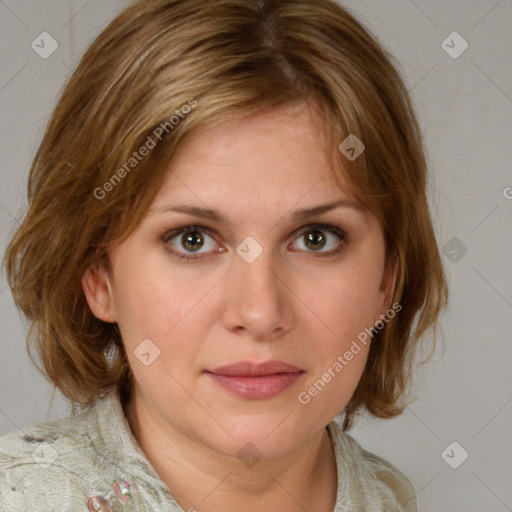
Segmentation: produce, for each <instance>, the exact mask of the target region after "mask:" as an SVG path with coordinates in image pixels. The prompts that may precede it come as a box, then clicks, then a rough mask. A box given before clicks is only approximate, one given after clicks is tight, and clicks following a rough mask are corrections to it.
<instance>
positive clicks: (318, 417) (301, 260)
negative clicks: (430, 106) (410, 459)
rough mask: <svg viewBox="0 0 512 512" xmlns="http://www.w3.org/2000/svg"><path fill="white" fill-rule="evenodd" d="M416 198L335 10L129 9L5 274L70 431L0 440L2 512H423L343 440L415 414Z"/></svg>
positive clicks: (392, 471) (403, 139)
mask: <svg viewBox="0 0 512 512" xmlns="http://www.w3.org/2000/svg"><path fill="white" fill-rule="evenodd" d="M426 180H427V171H426V164H425V158H424V154H423V148H422V140H421V135H420V132H419V129H418V124H417V121H416V119H415V116H414V112H413V109H412V106H411V104H410V100H409V97H408V94H407V90H406V88H405V86H404V84H403V82H402V79H401V78H400V76H399V74H398V73H397V71H396V69H395V67H394V66H393V64H392V61H391V58H390V57H389V56H388V55H387V54H386V52H385V51H384V50H383V49H382V48H381V47H380V46H379V44H378V43H377V42H376V41H375V39H374V38H373V37H372V36H371V35H370V34H369V33H368V32H367V31H366V30H365V29H364V28H363V27H362V26H361V25H360V24H359V23H358V22H357V21H356V20H355V19H354V18H353V17H352V16H351V15H350V14H349V13H348V12H346V11H345V10H344V9H343V8H341V7H340V6H339V5H338V4H336V3H334V2H333V1H331V0H302V1H301V2H296V1H293V0H279V1H271V0H260V1H256V0H219V1H216V2H211V3H210V2H205V1H204V0H179V1H178V0H149V1H148V0H145V1H139V2H136V3H134V4H132V5H131V6H130V7H128V8H127V9H126V10H125V11H123V12H122V13H121V14H120V15H119V16H118V17H117V18H116V19H115V20H114V21H113V22H112V23H111V24H110V25H109V26H108V27H107V28H106V29H105V30H104V32H103V33H102V34H101V35H100V36H99V37H98V38H97V39H96V41H95V42H94V43H93V44H92V46H91V47H90V49H89V50H88V51H87V52H86V54H85V55H84V57H83V59H82V61H81V63H80V64H79V66H78V68H77V70H76V71H75V73H74V74H73V76H72V77H71V79H70V81H69V83H68V84H67V86H66V88H65V90H64V92H63V94H62V97H61V98H60V101H59V103H58V105H57V107H56V109H55V112H54V114H53V116H52V119H51V121H50V123H49V125H48V128H47V131H46V133H45V136H44V139H43V141H42V144H41V147H40V149H39V151H38V153H37V155H36V158H35V160H34V163H33V166H32V169H31V174H30V178H29V211H28V213H27V215H26V217H25V219H24V222H23V223H22V225H21V226H20V228H19V229H18V231H17V232H16V233H15V235H14V237H13V239H12V241H11V243H10V245H9V247H8V250H7V253H6V257H5V262H6V267H7V274H8V279H9V283H10V286H11V290H12V293H13V296H14V299H15V301H16V304H17V306H18V307H19V308H20V309H21V310H22V311H23V312H24V314H25V315H26V316H27V318H28V320H29V321H30V323H31V330H30V333H29V337H30V341H31V343H32V346H33V347H35V348H36V350H37V354H38V358H40V362H41V364H40V369H41V371H42V372H43V373H44V374H45V375H46V376H47V378H48V379H49V380H50V381H51V382H53V384H54V385H55V388H56V389H58V390H60V391H61V392H62V393H63V394H64V396H66V397H67V398H68V399H69V400H70V403H71V404H72V406H73V415H72V416H71V417H69V418H64V419H59V420H53V421H51V422H48V423H45V424H39V425H35V426H33V427H31V428H29V429H27V431H26V432H25V433H12V434H10V435H8V436H6V437H4V438H3V439H2V440H1V441H0V493H1V494H0V496H2V497H3V498H2V502H0V506H1V507H4V508H5V509H6V510H12V511H17V510H20V511H21V510H24V511H25V510H54V509H59V510H107V511H109V510H112V511H117V510H173V511H185V510H187V511H194V510H197V511H199V512H202V511H205V512H209V511H218V510H223V511H228V512H229V511H231V510H241V509H243V510H250V511H252V510H254V511H256V510H258V511H259V510H286V511H295V510H311V511H313V510H314V511H315V512H316V511H318V512H327V511H329V512H330V511H335V512H340V511H359V510H364V511H381V510H385V511H394V510H396V511H398V510H406V511H414V510H416V498H415V494H414V489H413V488H412V485H411V483H410V482H409V480H408V479H407V477H405V475H403V474H402V473H401V472H400V471H399V470H398V469H397V468H396V467H394V466H393V465H392V464H390V463H389V462H387V461H385V460H383V459H382V458H380V457H378V456H376V455H374V454H371V453H369V452H367V451H365V450H364V449H363V448H361V447H360V446H359V445H358V443H357V442H356V441H355V440H354V439H353V438H352V437H351V436H350V435H349V434H347V433H346V432H345V431H346V430H348V429H349V428H350V427H351V425H352V424H353V421H354V418H355V417H356V416H357V415H358V414H360V413H362V412H364V411H368V412H369V413H370V414H372V415H374V416H377V417H380V418H391V417H394V416H397V415H399V414H400V413H401V412H402V411H403V409H404V407H405V403H406V402H405V393H406V389H407V384H408V382H409V380H410V377H411V362H412V360H413V355H414V352H415V348H416V347H417V345H418V342H419V340H420V338H421V337H422V335H423V334H425V333H426V332H427V331H429V330H430V329H432V328H434V327H435V326H436V323H437V319H438V315H439V312H440V311H441V309H442V307H443V306H444V304H445V301H446V284H445V279H444V274H443V270H442V267H441V263H440V258H439V253H438V249H437V246H436V242H435V237H434V234H433V230H432V225H431V218H430V214H429V209H428V204H427V199H426V195H425V188H426ZM75 413H79V414H75ZM340 413H341V414H342V415H343V424H342V428H340V427H339V426H338V425H337V423H336V422H335V421H334V418H335V417H336V416H337V415H338V414H340Z"/></svg>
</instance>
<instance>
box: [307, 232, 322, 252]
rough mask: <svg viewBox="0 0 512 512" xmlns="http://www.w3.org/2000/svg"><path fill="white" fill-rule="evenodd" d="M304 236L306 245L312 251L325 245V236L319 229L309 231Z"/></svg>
mask: <svg viewBox="0 0 512 512" xmlns="http://www.w3.org/2000/svg"><path fill="white" fill-rule="evenodd" d="M304 238H305V240H306V245H307V246H308V247H309V248H310V249H313V250H314V251H317V250H319V249H322V248H323V247H324V246H325V236H324V234H323V233H322V232H321V231H317V230H315V231H311V232H310V233H308V234H307V235H305V237H304Z"/></svg>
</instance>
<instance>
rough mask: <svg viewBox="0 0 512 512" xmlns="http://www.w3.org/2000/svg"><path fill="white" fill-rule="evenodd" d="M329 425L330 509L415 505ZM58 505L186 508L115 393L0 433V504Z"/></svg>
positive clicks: (20, 508) (409, 492) (407, 491)
mask: <svg viewBox="0 0 512 512" xmlns="http://www.w3.org/2000/svg"><path fill="white" fill-rule="evenodd" d="M327 429H328V432H329V435H330V439H331V442H332V445H333V448H334V453H335V457H336V465H337V470H338V490H337V496H336V506H335V508H334V511H333V512H356V511H357V512H383V511H385V512H395V511H396V512H416V496H415V493H414V489H413V487H412V485H411V483H410V482H409V480H408V479H407V478H406V477H405V476H404V475H403V474H402V473H401V472H400V471H399V470H398V469H397V468H396V467H394V466H393V465H391V464H390V463H389V462H387V461H385V460H384V459H382V458H381V457H378V456H377V455H374V454H372V453H369V452H367V451H366V450H363V449H362V448H361V447H360V446H359V444H358V443H357V442H356V441H355V440H354V439H353V438H352V437H351V436H350V435H348V434H346V433H344V432H342V431H341V429H340V428H339V426H338V425H337V423H336V422H334V421H333V422H331V423H329V425H328V426H327ZM57 510H58V511H73V512H86V511H90V510H93V511H94V510H97V511H107V512H110V511H112V512H121V511H123V512H132V511H133V512H135V511H137V512H139V511H148V512H149V511H169V512H188V511H183V509H182V508H181V507H180V506H179V505H178V503H177V502H176V500H175V499H174V497H173V496H172V494H171V492H170V491H169V488H168V487H167V486H166V484H165V483H164V482H163V481H162V480H161V479H160V477H159V476H158V474H157V473H156V471H155V469H154V468H153V466H152V465H151V463H150V462H149V460H148V459H147V457H146V456H145V454H144V452H143V451H142V450H141V448H140V446H139V444H138V442H137V440H136V439H135V437H134V436H133V433H132V431H131V428H130V425H129V423H128V421H127V419H126V416H125V414H124V411H123V408H122V405H121V402H120V399H119V395H118V394H117V393H114V394H112V395H110V396H109V397H107V398H104V399H102V400H97V401H96V403H95V404H94V405H93V406H92V407H91V408H90V409H89V410H88V411H87V412H85V413H82V414H80V415H77V416H70V417H67V418H62V419H57V420H51V421H48V422H45V423H39V424H37V425H34V426H32V427H29V428H27V429H25V432H13V433H11V434H8V435H7V436H5V437H3V438H1V439H0V511H1V512H50V511H57ZM193 510H194V509H192V511H193ZM252 510H253V509H251V508H250V505H248V506H247V509H246V511H247V512H249V511H250V512H252ZM198 512H200V511H198ZM219 512H221V511H219ZM283 512H286V511H283ZM310 512H317V511H313V510H312V511H310Z"/></svg>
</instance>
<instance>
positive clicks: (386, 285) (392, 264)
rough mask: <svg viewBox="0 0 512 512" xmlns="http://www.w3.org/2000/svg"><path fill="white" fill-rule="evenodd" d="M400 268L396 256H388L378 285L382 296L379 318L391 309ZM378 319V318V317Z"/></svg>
mask: <svg viewBox="0 0 512 512" xmlns="http://www.w3.org/2000/svg"><path fill="white" fill-rule="evenodd" d="M399 268H400V260H399V257H398V254H397V253H396V252H393V253H392V254H390V256H389V258H388V261H387V263H386V267H385V269H384V275H383V277H382V282H381V285H380V292H381V294H382V295H381V296H382V304H381V309H380V311H379V313H380V316H384V315H385V314H386V311H387V310H388V309H389V308H390V307H391V301H392V300H393V295H394V294H395V288H396V281H397V278H398V270H399ZM379 319H380V317H379Z"/></svg>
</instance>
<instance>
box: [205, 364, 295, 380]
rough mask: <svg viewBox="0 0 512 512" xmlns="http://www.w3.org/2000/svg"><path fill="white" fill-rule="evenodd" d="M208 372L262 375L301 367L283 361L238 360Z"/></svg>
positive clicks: (287, 371)
mask: <svg viewBox="0 0 512 512" xmlns="http://www.w3.org/2000/svg"><path fill="white" fill-rule="evenodd" d="M208 371H209V373H215V374H217V375H228V376H232V377H235V376H236V377H263V376H266V375H276V374H278V373H298V372H302V371H303V370H302V369H301V368H298V367H297V366H293V365H291V364H288V363H285V362H284V361H265V362H263V363H252V362H250V361H239V362H237V363H233V364H228V365H226V366H219V367H218V368H215V369H214V370H208Z"/></svg>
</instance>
